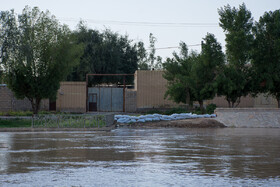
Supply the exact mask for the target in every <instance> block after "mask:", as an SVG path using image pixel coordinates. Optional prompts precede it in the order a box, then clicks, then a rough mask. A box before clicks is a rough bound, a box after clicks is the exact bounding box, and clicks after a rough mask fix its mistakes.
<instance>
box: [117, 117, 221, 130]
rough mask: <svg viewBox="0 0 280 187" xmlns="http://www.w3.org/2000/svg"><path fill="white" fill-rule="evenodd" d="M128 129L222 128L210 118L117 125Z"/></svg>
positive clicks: (219, 123)
mask: <svg viewBox="0 0 280 187" xmlns="http://www.w3.org/2000/svg"><path fill="white" fill-rule="evenodd" d="M119 125H120V126H129V127H178V128H223V127H226V126H225V125H224V124H222V123H221V122H219V121H217V120H215V119H212V118H196V119H184V120H175V121H155V122H145V123H132V124H119Z"/></svg>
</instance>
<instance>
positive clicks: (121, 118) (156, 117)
mask: <svg viewBox="0 0 280 187" xmlns="http://www.w3.org/2000/svg"><path fill="white" fill-rule="evenodd" d="M214 117H216V114H203V115H197V114H192V113H181V114H172V115H161V114H148V115H141V116H129V115H115V120H116V121H117V122H118V123H136V122H142V123H144V122H150V121H161V120H162V121H170V120H180V119H192V118H214Z"/></svg>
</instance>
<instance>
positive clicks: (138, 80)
mask: <svg viewBox="0 0 280 187" xmlns="http://www.w3.org/2000/svg"><path fill="white" fill-rule="evenodd" d="M163 73H164V71H143V70H138V71H137V72H136V76H135V88H136V90H137V109H143V108H168V107H174V106H177V104H176V103H174V102H172V101H170V100H168V99H164V94H165V92H166V85H167V80H166V79H164V78H163V77H162V75H163Z"/></svg>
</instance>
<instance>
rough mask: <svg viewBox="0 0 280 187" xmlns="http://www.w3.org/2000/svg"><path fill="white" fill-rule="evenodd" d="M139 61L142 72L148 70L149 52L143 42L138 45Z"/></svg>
mask: <svg viewBox="0 0 280 187" xmlns="http://www.w3.org/2000/svg"><path fill="white" fill-rule="evenodd" d="M137 57H138V58H137V59H138V69H140V70H148V69H149V65H148V58H147V51H146V49H145V47H144V43H143V42H141V41H140V42H138V43H137Z"/></svg>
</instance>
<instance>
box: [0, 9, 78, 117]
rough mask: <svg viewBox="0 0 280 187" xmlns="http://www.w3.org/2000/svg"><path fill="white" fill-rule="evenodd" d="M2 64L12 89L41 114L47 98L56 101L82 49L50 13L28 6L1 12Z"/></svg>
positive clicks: (68, 31) (0, 43)
mask: <svg viewBox="0 0 280 187" xmlns="http://www.w3.org/2000/svg"><path fill="white" fill-rule="evenodd" d="M0 25H1V27H0V35H1V36H0V46H1V64H2V65H3V68H4V78H5V82H6V83H7V85H8V87H9V88H10V89H11V90H12V91H13V92H14V94H15V96H16V97H17V98H19V99H22V98H24V97H27V98H28V99H29V101H30V102H31V105H32V109H33V113H35V114H37V113H38V110H39V106H40V102H41V100H42V99H44V98H55V97H56V93H57V90H58V89H59V86H60V85H59V83H60V81H62V80H63V79H64V78H65V76H66V75H67V74H68V73H69V71H70V69H71V68H72V66H73V65H74V64H76V63H77V59H79V57H80V54H81V47H80V46H78V45H75V44H74V43H73V38H72V37H71V35H70V34H71V32H70V30H69V29H68V28H67V27H66V26H62V25H59V23H58V21H57V20H56V19H55V17H54V16H52V15H50V12H48V11H46V12H41V11H40V10H39V9H38V8H37V7H34V8H33V9H31V8H29V7H27V6H26V7H25V8H24V9H23V11H22V14H20V15H18V17H17V16H16V14H15V13H14V11H13V10H11V11H1V13H0Z"/></svg>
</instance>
